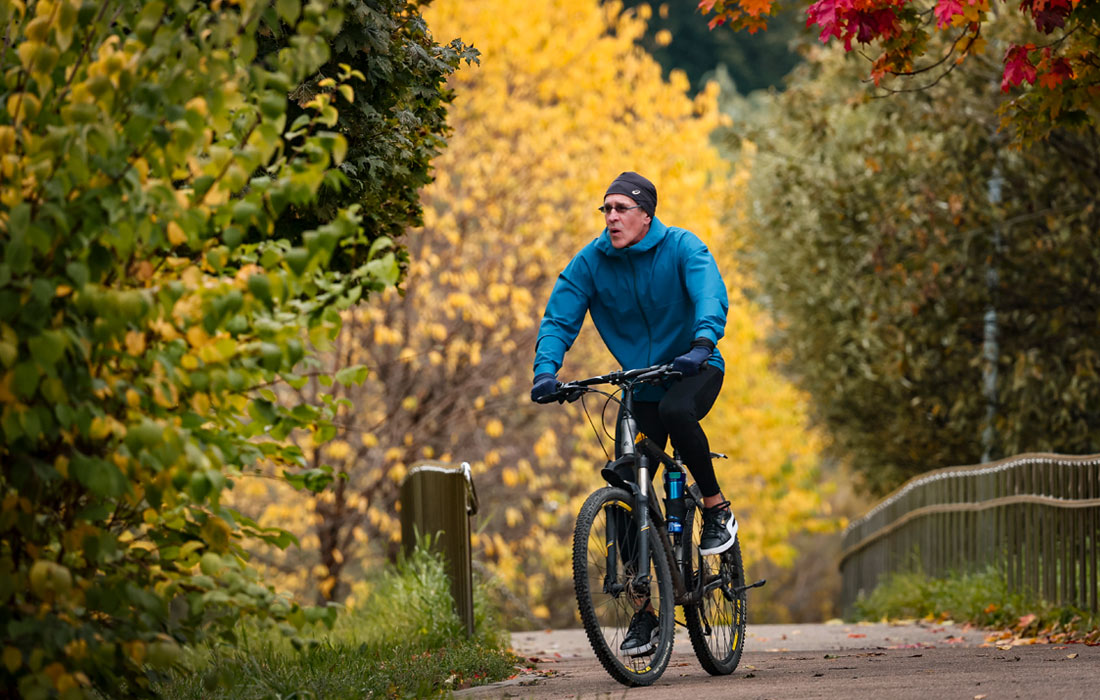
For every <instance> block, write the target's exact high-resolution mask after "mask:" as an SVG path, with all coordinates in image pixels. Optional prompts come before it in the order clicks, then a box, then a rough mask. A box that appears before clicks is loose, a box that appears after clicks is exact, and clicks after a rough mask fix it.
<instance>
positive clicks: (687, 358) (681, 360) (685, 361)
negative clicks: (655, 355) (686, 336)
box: [672, 338, 714, 377]
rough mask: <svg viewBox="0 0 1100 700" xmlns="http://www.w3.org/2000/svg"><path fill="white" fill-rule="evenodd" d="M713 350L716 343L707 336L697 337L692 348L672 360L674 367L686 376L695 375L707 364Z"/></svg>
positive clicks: (692, 343)
mask: <svg viewBox="0 0 1100 700" xmlns="http://www.w3.org/2000/svg"><path fill="white" fill-rule="evenodd" d="M712 352H714V343H712V342H710V341H709V340H707V339H706V338H696V339H695V340H693V341H692V342H691V350H689V351H687V352H686V353H684V354H683V355H680V356H679V357H677V358H676V359H674V360H673V361H672V369H673V370H674V371H676V372H679V373H680V374H682V375H684V376H685V377H694V376H695V375H696V374H699V372H700V371H701V370H702V369H703V367H705V366H706V364H707V360H709V359H710V355H711V353H712Z"/></svg>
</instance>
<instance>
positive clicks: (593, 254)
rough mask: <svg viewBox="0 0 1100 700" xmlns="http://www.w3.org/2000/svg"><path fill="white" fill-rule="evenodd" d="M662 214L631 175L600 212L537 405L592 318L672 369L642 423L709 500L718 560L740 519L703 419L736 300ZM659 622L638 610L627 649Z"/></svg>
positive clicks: (703, 547) (639, 404)
mask: <svg viewBox="0 0 1100 700" xmlns="http://www.w3.org/2000/svg"><path fill="white" fill-rule="evenodd" d="M656 209H657V189H656V187H654V185H653V183H652V182H650V181H649V180H647V179H646V178H644V177H642V176H641V175H639V174H638V173H635V172H624V173H622V174H621V175H619V176H618V177H617V178H615V180H614V181H613V182H612V183H611V185H610V186H609V187H608V188H607V192H606V193H605V194H604V200H603V206H601V207H599V210H600V211H601V212H602V213H603V215H604V222H605V224H606V225H605V227H604V230H603V232H602V233H601V234H600V235H599V237H598V238H596V239H595V240H593V241H592V242H590V243H589V244H588V245H586V246H585V247H584V248H582V249H581V251H580V252H579V253H577V254H576V255H575V256H574V257H573V259H572V260H571V261H570V262H569V264H568V265H567V266H566V267H565V269H564V270H563V271H562V273H561V274H560V275H559V276H558V281H557V283H556V284H555V285H554V290H553V292H551V294H550V299H549V301H548V302H547V304H546V312H545V313H544V314H543V317H542V323H541V325H540V326H539V334H538V340H537V341H536V342H535V362H534V373H535V378H534V384H533V386H532V388H531V399H532V400H534V401H538V400H539V399H541V398H543V397H546V396H549V395H550V394H552V393H554V392H555V391H556V390H557V389H558V387H559V383H558V380H557V371H558V369H559V368H560V367H561V365H562V361H563V359H564V357H565V353H566V351H568V350H569V348H570V347H572V345H573V341H574V340H576V338H577V334H578V333H579V332H580V329H581V325H582V324H583V323H584V316H585V313H586V312H587V313H590V314H591V315H592V322H593V323H594V324H595V326H596V329H597V330H598V331H599V333H600V337H601V338H603V341H604V344H606V345H607V349H608V350H609V351H610V352H611V354H612V355H614V356H615V359H616V360H617V361H618V362H619V363H620V364H621V365H622V367H623V369H637V368H640V367H648V366H651V365H655V364H665V363H671V364H672V366H673V369H674V370H676V371H678V372H680V373H681V374H682V375H683V378H682V379H681V380H679V381H675V382H671V383H670V385H668V386H644V387H641V388H639V389H637V390H636V391H635V394H634V397H635V404H634V418H635V420H636V422H637V424H638V428H639V430H640V431H641V432H642V433H644V434H645V435H646V436H648V437H649V438H650V439H652V440H653V441H654V442H656V443H657V445H658V446H660V447H662V448H663V447H664V445H665V443H666V441H667V440H668V439H669V438H671V440H672V445H673V447H674V448H675V449H676V450H678V451H679V453H680V456H681V457H682V458H683V460H684V464H685V465H686V466H687V468H688V470H689V471H690V472H691V475H692V476H693V477H694V478H695V482H696V484H698V486H699V489H700V491H701V492H702V494H703V506H704V508H703V528H702V537H701V540H700V543H699V551H700V552H701V553H702V554H704V555H711V554H719V553H721V552H724V551H726V550H727V549H729V548H730V547H731V546H732V545H733V543H734V537H735V535H736V534H737V521H736V519H735V518H734V517H733V514H732V513H731V512H730V508H729V505H730V504H729V501H727V500H726V499H725V498H724V497H723V495H722V491H721V489H720V488H719V486H718V481H717V479H716V478H715V475H714V466H713V464H712V462H711V453H710V443H709V442H708V441H707V436H706V434H705V433H704V432H703V429H702V427H701V426H700V425H699V421H700V420H701V419H702V418H703V416H705V415H706V414H707V412H708V411H709V410H710V408H711V406H713V405H714V401H715V399H716V398H717V397H718V392H719V391H720V390H721V388H722V379H723V376H724V369H725V362H724V361H723V359H722V355H721V353H719V352H718V349H717V348H716V347H715V344H716V343H717V342H718V340H719V339H720V338H721V337H722V335H723V334H724V333H725V327H726V312H727V310H728V308H729V301H728V298H727V296H726V286H725V282H723V280H722V275H721V273H720V272H719V271H718V265H717V264H716V263H715V261H714V257H713V256H712V255H711V254H710V251H709V250H708V249H707V247H706V245H705V244H704V243H703V242H702V241H701V240H699V238H698V237H697V236H696V235H695V234H693V233H691V232H690V231H687V230H685V229H681V228H676V227H673V226H666V225H665V224H664V223H662V222H661V220H660V219H658V218H657V217H656V215H655V212H656ZM616 425H618V421H616ZM618 437H619V436H616V441H615V442H616V446H617V445H618V444H619V439H618ZM656 624H657V619H656V617H655V616H654V615H653V612H652V611H651V610H649V609H648V608H647V609H642V610H639V611H638V613H637V614H636V615H635V621H634V622H632V623H631V625H630V630H631V633H630V634H629V635H628V636H627V639H626V641H625V642H623V647H622V649H623V651H629V650H630V649H631V648H639V649H641V648H643V647H645V646H646V645H648V644H649V643H650V636H651V633H652V631H653V630H654V629H655V627H656Z"/></svg>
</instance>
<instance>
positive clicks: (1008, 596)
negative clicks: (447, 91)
mask: <svg viewBox="0 0 1100 700" xmlns="http://www.w3.org/2000/svg"><path fill="white" fill-rule="evenodd" d="M853 612H854V617H855V619H857V620H883V619H888V620H899V619H914V618H918V619H919V618H926V619H938V620H946V619H952V620H955V621H956V622H969V623H970V624H972V625H975V626H978V627H985V628H990V629H999V630H1011V631H1013V632H1014V633H1016V634H1019V635H1021V636H1025V635H1026V636H1048V637H1056V640H1055V641H1061V642H1065V641H1089V642H1091V641H1096V640H1097V639H1098V638H1100V617H1098V616H1096V615H1094V614H1092V613H1088V612H1085V611H1082V610H1079V609H1077V608H1074V607H1071V606H1056V605H1053V604H1051V603H1048V602H1046V601H1043V600H1040V599H1038V598H1036V597H1033V596H1029V595H1025V594H1023V593H1020V592H1012V591H1009V589H1008V584H1007V581H1006V579H1005V576H1004V575H1003V574H1002V573H1001V572H1000V571H998V570H997V569H995V568H992V567H990V568H987V569H985V570H982V571H978V572H974V573H962V574H956V575H953V576H949V577H946V578H931V577H928V576H926V575H924V574H923V573H920V572H912V573H895V574H890V575H889V576H886V577H884V578H883V580H882V581H881V582H880V583H879V585H878V586H876V587H875V589H874V591H872V592H871V594H870V595H869V596H865V597H861V598H860V599H859V600H857V601H856V603H855V606H854V611H853Z"/></svg>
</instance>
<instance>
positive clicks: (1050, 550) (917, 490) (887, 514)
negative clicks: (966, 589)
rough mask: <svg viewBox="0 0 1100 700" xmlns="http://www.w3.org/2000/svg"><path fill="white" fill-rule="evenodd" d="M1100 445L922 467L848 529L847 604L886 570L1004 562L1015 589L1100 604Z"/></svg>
mask: <svg viewBox="0 0 1100 700" xmlns="http://www.w3.org/2000/svg"><path fill="white" fill-rule="evenodd" d="M1098 543H1100V455H1090V456H1085V457H1074V456H1068V455H1056V454H1023V455H1018V456H1015V457H1010V458H1007V459H1003V460H1000V461H998V462H991V463H989V464H981V465H976V466H968V467H951V468H948V469H940V470H937V471H933V472H929V473H927V474H922V475H920V476H918V477H914V478H912V479H910V480H909V481H908V482H906V483H905V484H904V485H902V486H901V487H900V488H898V489H897V490H896V491H894V492H893V493H892V494H890V495H889V496H887V497H886V498H885V499H883V500H882V501H881V502H879V503H878V504H877V505H876V506H875V507H874V508H872V509H871V510H870V511H868V512H867V514H866V515H864V516H863V517H861V518H859V519H857V520H855V521H853V522H852V523H851V524H850V525H849V526H848V529H847V530H846V531H845V533H844V540H843V544H842V551H841V557H840V570H841V576H842V580H843V585H842V588H841V604H842V605H843V609H844V610H845V611H848V610H850V609H851V606H852V605H853V603H854V602H855V601H856V599H857V598H858V597H859V596H860V595H861V594H870V593H871V591H872V590H874V587H875V585H876V584H877V583H878V582H879V579H880V577H881V576H883V575H884V574H887V573H895V572H902V571H912V570H915V569H919V570H920V571H922V572H923V573H925V574H927V575H929V576H934V577H941V576H946V575H948V574H950V573H953V572H964V571H974V570H979V569H984V568H985V567H987V566H989V565H994V566H996V567H997V568H998V569H999V570H1001V571H1003V572H1004V573H1005V576H1006V577H1007V584H1008V587H1009V590H1012V591H1025V592H1029V593H1031V594H1034V595H1038V596H1039V597H1041V598H1043V599H1044V600H1047V601H1049V602H1051V603H1055V604H1068V605H1074V606H1077V607H1079V608H1082V609H1085V610H1091V611H1093V612H1097V611H1100V608H1098V600H1097V589H1098V573H1100V569H1098V566H1097V550H1098V548H1100V546H1098Z"/></svg>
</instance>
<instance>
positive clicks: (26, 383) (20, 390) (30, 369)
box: [12, 360, 42, 399]
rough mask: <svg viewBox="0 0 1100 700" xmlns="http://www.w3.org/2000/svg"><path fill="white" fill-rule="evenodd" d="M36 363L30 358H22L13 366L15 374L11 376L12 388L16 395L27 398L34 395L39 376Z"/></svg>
mask: <svg viewBox="0 0 1100 700" xmlns="http://www.w3.org/2000/svg"><path fill="white" fill-rule="evenodd" d="M41 376H42V375H41V373H40V372H39V370H38V365H37V364H36V363H35V362H33V361H32V360H24V361H23V362H20V363H19V364H17V365H16V366H15V376H14V377H13V378H12V388H13V389H15V394H16V396H19V397H20V398H23V399H29V398H30V397H32V396H34V391H35V389H37V388H38V380H39V379H40V378H41Z"/></svg>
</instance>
